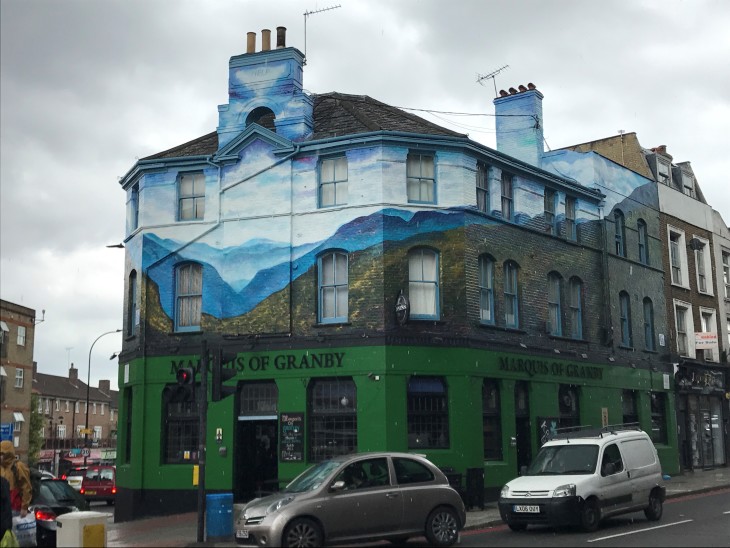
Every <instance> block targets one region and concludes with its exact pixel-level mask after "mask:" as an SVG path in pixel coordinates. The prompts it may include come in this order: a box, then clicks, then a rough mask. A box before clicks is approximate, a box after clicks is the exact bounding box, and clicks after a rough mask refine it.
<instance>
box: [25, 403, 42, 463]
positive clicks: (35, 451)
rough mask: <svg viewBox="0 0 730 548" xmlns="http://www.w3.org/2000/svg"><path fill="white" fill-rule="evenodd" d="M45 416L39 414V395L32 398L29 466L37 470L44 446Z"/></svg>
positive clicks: (29, 430) (29, 429)
mask: <svg viewBox="0 0 730 548" xmlns="http://www.w3.org/2000/svg"><path fill="white" fill-rule="evenodd" d="M42 432H43V415H42V414H41V413H39V412H38V395H37V394H32V395H31V397H30V426H29V428H28V466H31V467H33V468H35V467H36V466H37V464H38V456H39V454H40V451H41V447H42V446H43V436H42Z"/></svg>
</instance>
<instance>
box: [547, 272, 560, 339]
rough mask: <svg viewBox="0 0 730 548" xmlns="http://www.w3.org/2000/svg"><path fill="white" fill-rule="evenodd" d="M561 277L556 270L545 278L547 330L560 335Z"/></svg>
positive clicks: (557, 335) (551, 333)
mask: <svg viewBox="0 0 730 548" xmlns="http://www.w3.org/2000/svg"><path fill="white" fill-rule="evenodd" d="M562 283H563V279H562V277H561V276H560V274H558V273H557V272H551V273H550V274H549V275H548V280H547V285H548V287H547V289H548V291H547V303H548V321H547V332H548V333H549V334H550V335H554V336H556V337H560V336H562V334H563V315H562V312H561V308H560V300H561V294H560V293H561V286H562Z"/></svg>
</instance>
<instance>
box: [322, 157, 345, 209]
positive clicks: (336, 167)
mask: <svg viewBox="0 0 730 548" xmlns="http://www.w3.org/2000/svg"><path fill="white" fill-rule="evenodd" d="M330 167H331V170H330ZM330 171H331V172H332V173H329V172H330ZM348 171H349V166H348V162H347V156H333V157H331V158H323V159H322V160H321V161H320V164H319V207H321V208H324V207H335V206H340V205H345V204H347V201H348V194H349V189H348V185H349V182H348Z"/></svg>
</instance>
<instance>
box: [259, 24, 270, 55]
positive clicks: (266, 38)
mask: <svg viewBox="0 0 730 548" xmlns="http://www.w3.org/2000/svg"><path fill="white" fill-rule="evenodd" d="M270 50H271V31H270V30H269V29H263V30H262V31H261V51H270Z"/></svg>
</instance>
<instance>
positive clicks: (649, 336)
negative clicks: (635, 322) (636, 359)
mask: <svg viewBox="0 0 730 548" xmlns="http://www.w3.org/2000/svg"><path fill="white" fill-rule="evenodd" d="M644 347H645V348H646V349H647V350H656V345H655V342H654V303H652V302H651V299H650V298H649V297H645V298H644Z"/></svg>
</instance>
